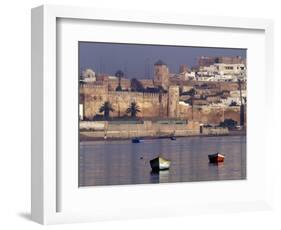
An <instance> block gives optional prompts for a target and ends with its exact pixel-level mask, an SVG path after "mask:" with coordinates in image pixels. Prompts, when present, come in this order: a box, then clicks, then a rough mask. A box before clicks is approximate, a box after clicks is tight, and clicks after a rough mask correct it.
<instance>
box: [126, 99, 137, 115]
mask: <svg viewBox="0 0 281 230" xmlns="http://www.w3.org/2000/svg"><path fill="white" fill-rule="evenodd" d="M139 112H140V108H139V106H138V105H137V103H136V102H132V103H131V105H130V107H129V108H128V109H127V110H126V113H130V114H131V117H136V116H137V113H139Z"/></svg>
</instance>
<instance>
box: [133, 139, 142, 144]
mask: <svg viewBox="0 0 281 230" xmlns="http://www.w3.org/2000/svg"><path fill="white" fill-rule="evenodd" d="M140 142H141V140H140V139H139V138H134V139H132V143H134V144H137V143H140Z"/></svg>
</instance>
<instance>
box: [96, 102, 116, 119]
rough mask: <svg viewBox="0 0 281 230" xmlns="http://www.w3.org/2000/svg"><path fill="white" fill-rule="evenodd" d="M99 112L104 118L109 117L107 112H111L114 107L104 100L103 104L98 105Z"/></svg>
mask: <svg viewBox="0 0 281 230" xmlns="http://www.w3.org/2000/svg"><path fill="white" fill-rule="evenodd" d="M99 111H100V113H104V118H105V119H108V118H109V113H110V112H113V111H114V109H113V108H112V105H111V104H110V102H109V101H106V102H104V103H103V105H102V106H101V107H100V110H99Z"/></svg>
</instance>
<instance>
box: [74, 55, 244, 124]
mask: <svg viewBox="0 0 281 230" xmlns="http://www.w3.org/2000/svg"><path fill="white" fill-rule="evenodd" d="M246 73H247V67H246V60H245V59H242V58H241V57H239V56H238V57H237V56H234V57H209V56H202V57H199V58H198V65H197V66H195V67H194V66H192V67H189V66H187V65H186V64H180V65H179V71H178V73H170V71H169V67H168V65H167V64H166V63H165V62H164V61H163V60H157V61H156V62H155V63H154V77H153V79H136V78H132V79H129V78H128V77H127V76H125V74H124V72H123V71H122V70H117V71H116V74H115V75H114V76H111V75H108V74H105V73H96V72H95V71H94V70H92V69H85V70H83V71H82V73H81V76H80V114H79V115H80V119H81V120H101V119H105V120H107V119H109V118H130V113H129V111H130V107H131V106H132V104H133V106H134V108H133V109H134V110H137V111H135V113H134V114H133V117H134V118H144V119H145V118H146V119H147V118H158V119H161V118H170V119H182V120H184V119H186V120H187V121H193V122H198V124H199V125H200V124H204V125H215V126H217V125H219V124H220V123H221V122H224V121H225V119H229V120H233V121H234V122H235V123H237V124H238V125H241V126H244V125H245V122H246V114H245V113H246V110H245V106H246V102H247V94H246V82H247V74H246ZM106 102H107V103H106ZM105 103H106V105H107V106H109V107H110V108H108V109H107V110H108V111H104V109H102V107H103V106H104V105H105ZM131 109H132V108H131ZM242 110H243V111H242ZM131 118H132V117H131Z"/></svg>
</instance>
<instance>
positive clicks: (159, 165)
mask: <svg viewBox="0 0 281 230" xmlns="http://www.w3.org/2000/svg"><path fill="white" fill-rule="evenodd" d="M150 166H151V168H152V170H153V171H160V170H168V169H169V168H170V166H171V161H170V160H168V159H165V158H163V157H160V156H159V157H156V158H154V159H152V160H151V161H150Z"/></svg>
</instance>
